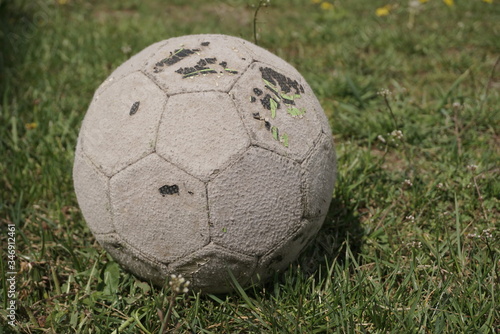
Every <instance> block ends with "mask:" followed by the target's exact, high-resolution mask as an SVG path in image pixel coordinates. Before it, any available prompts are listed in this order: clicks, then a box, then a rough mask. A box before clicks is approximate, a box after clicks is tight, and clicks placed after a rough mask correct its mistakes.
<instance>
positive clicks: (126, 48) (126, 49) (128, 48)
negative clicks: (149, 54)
mask: <svg viewBox="0 0 500 334" xmlns="http://www.w3.org/2000/svg"><path fill="white" fill-rule="evenodd" d="M131 51H132V47H131V46H130V45H128V44H127V45H123V46H122V52H123V53H124V54H129V53H130V52H131Z"/></svg>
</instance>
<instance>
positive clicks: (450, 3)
mask: <svg viewBox="0 0 500 334" xmlns="http://www.w3.org/2000/svg"><path fill="white" fill-rule="evenodd" d="M443 2H444V3H445V4H446V5H448V7H451V6H453V5H454V1H453V0H443Z"/></svg>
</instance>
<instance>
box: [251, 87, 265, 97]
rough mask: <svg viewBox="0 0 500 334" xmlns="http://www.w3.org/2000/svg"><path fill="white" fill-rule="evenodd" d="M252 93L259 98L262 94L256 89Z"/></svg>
mask: <svg viewBox="0 0 500 334" xmlns="http://www.w3.org/2000/svg"><path fill="white" fill-rule="evenodd" d="M253 92H254V93H255V95H257V96H261V95H262V94H263V93H264V92H263V91H262V90H260V89H258V88H254V89H253Z"/></svg>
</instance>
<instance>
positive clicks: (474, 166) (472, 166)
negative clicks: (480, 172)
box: [467, 164, 477, 172]
mask: <svg viewBox="0 0 500 334" xmlns="http://www.w3.org/2000/svg"><path fill="white" fill-rule="evenodd" d="M467 169H468V170H470V171H471V172H474V171H475V170H476V169H477V165H474V164H470V165H467Z"/></svg>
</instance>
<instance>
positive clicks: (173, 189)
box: [158, 184, 179, 197]
mask: <svg viewBox="0 0 500 334" xmlns="http://www.w3.org/2000/svg"><path fill="white" fill-rule="evenodd" d="M158 191H159V192H160V194H161V195H162V196H163V197H165V196H167V195H175V194H179V186H178V185H176V184H174V185H171V186H170V185H168V184H166V185H164V186H161V187H160V188H159V189H158Z"/></svg>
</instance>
